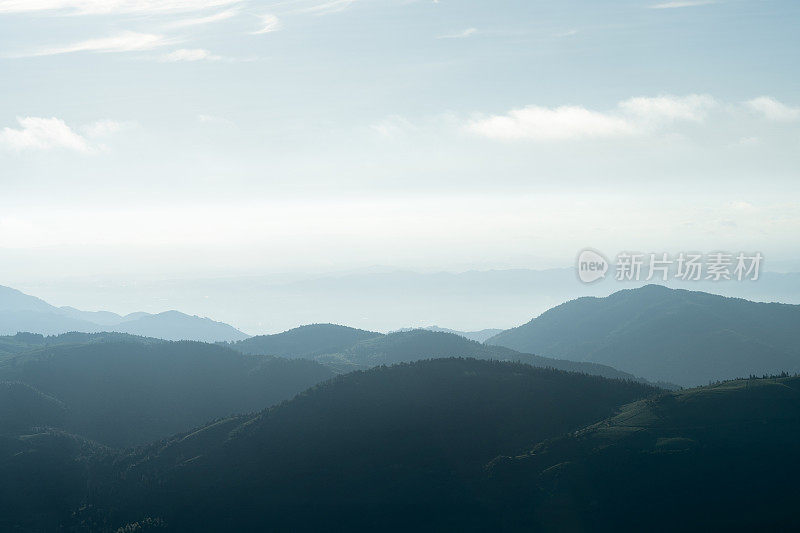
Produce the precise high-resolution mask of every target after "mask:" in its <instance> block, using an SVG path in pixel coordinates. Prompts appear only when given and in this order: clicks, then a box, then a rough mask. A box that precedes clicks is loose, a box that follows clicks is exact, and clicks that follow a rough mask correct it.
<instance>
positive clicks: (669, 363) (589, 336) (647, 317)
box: [486, 285, 800, 386]
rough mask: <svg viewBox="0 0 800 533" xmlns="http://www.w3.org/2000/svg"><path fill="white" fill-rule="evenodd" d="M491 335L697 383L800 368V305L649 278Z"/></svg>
mask: <svg viewBox="0 0 800 533" xmlns="http://www.w3.org/2000/svg"><path fill="white" fill-rule="evenodd" d="M486 342H487V344H494V345H499V346H505V347H507V348H511V349H514V350H518V351H522V352H532V353H537V354H542V355H547V356H550V357H558V358H563V359H571V360H576V361H590V362H595V363H601V364H605V365H610V366H613V367H614V368H617V369H619V370H622V371H624V372H630V373H632V374H635V375H637V376H641V377H643V378H646V379H649V380H653V381H659V380H660V381H668V382H672V383H677V384H679V385H683V386H693V385H701V384H707V383H709V382H710V381H717V380H721V379H733V378H740V377H747V376H750V375H763V374H777V373H780V372H784V371H787V372H795V371H797V370H800V305H786V304H767V303H756V302H749V301H747V300H740V299H736V298H725V297H722V296H716V295H713V294H707V293H704V292H692V291H685V290H674V289H668V288H666V287H662V286H659V285H648V286H645V287H642V288H639V289H631V290H624V291H619V292H616V293H614V294H612V295H611V296H608V297H606V298H579V299H577V300H573V301H570V302H567V303H565V304H562V305H559V306H558V307H554V308H553V309H551V310H549V311H547V312H545V313H543V314H542V315H541V316H539V317H538V318H535V319H534V320H532V321H530V322H528V323H527V324H525V325H523V326H519V327H517V328H514V329H510V330H507V331H504V332H503V333H500V334H499V335H496V336H494V337H492V338H491V339H489V340H488V341H486Z"/></svg>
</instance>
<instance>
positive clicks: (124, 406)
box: [0, 334, 333, 447]
mask: <svg viewBox="0 0 800 533" xmlns="http://www.w3.org/2000/svg"><path fill="white" fill-rule="evenodd" d="M71 336H73V337H74V336H82V334H72V335H71ZM68 337H69V336H68ZM332 375H333V373H332V372H331V371H330V370H328V369H327V368H325V367H324V366H322V365H320V364H318V363H315V362H313V361H306V360H298V361H291V360H288V359H282V358H274V357H258V356H245V355H242V354H239V353H237V352H234V351H233V350H230V349H228V348H224V347H222V346H217V345H212V344H203V343H196V342H159V341H155V342H153V341H152V340H150V339H142V342H139V341H136V342H132V341H113V340H110V341H108V342H104V341H98V342H93V343H89V344H52V345H46V346H43V347H41V348H38V349H35V350H33V351H29V352H25V353H22V354H20V355H16V356H13V357H10V358H7V359H5V360H4V361H2V362H0V381H4V380H5V381H19V382H23V383H25V384H27V385H29V386H31V387H34V388H35V389H37V390H38V391H40V392H41V393H43V394H45V395H47V396H50V397H53V398H55V399H57V400H58V401H60V402H62V403H63V405H64V406H65V408H66V414H65V416H64V421H63V424H62V425H60V426H59V427H61V428H62V429H64V430H66V431H68V432H70V433H76V434H79V435H83V436H85V437H88V438H90V439H93V440H96V441H98V442H100V443H103V444H107V445H109V446H115V447H126V446H133V445H139V444H144V443H147V442H150V441H152V440H156V439H160V438H163V437H166V436H168V435H170V434H173V433H177V432H180V431H185V430H187V429H189V428H191V427H194V426H197V425H200V424H203V423H205V422H206V421H208V420H211V419H214V418H218V417H221V416H227V415H230V414H232V413H242V412H252V411H257V410H260V409H263V408H264V407H267V406H269V405H272V404H274V403H277V402H280V401H282V400H286V399H289V398H291V397H292V396H294V395H295V394H297V393H298V392H300V391H302V390H305V389H306V388H308V387H310V386H312V385H314V384H316V383H319V382H320V381H323V380H325V379H328V378H330V377H331V376H332ZM27 401H28V400H26V402H27ZM26 404H27V403H21V404H20V405H19V407H21V406H22V405H26ZM17 408H18V406H16V405H14V406H12V409H15V410H16V409H17Z"/></svg>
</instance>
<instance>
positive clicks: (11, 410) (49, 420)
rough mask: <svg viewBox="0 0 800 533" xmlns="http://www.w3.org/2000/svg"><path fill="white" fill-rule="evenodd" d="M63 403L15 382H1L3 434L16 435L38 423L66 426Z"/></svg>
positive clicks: (0, 422) (0, 420) (0, 421)
mask: <svg viewBox="0 0 800 533" xmlns="http://www.w3.org/2000/svg"><path fill="white" fill-rule="evenodd" d="M66 415H67V408H66V406H65V405H64V403H63V402H60V401H59V400H57V399H55V398H53V397H52V396H48V395H46V394H44V393H42V392H41V391H39V390H36V389H34V388H33V387H31V386H30V385H27V384H25V383H20V382H15V381H0V435H13V434H17V433H19V432H24V431H28V430H30V429H31V428H33V427H37V426H63V424H64V420H65V418H66Z"/></svg>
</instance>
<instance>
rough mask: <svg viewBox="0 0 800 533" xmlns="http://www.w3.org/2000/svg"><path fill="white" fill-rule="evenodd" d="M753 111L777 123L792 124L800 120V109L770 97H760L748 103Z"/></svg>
mask: <svg viewBox="0 0 800 533" xmlns="http://www.w3.org/2000/svg"><path fill="white" fill-rule="evenodd" d="M746 105H747V107H749V108H750V109H751V110H753V111H755V112H757V113H760V114H762V115H764V117H765V118H767V119H769V120H774V121H776V122H791V121H793V120H798V119H800V107H790V106H788V105H786V104H783V103H781V102H779V101H777V100H775V99H774V98H771V97H769V96H759V97H758V98H753V99H752V100H750V101H748V102H746Z"/></svg>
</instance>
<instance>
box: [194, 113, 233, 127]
mask: <svg viewBox="0 0 800 533" xmlns="http://www.w3.org/2000/svg"><path fill="white" fill-rule="evenodd" d="M197 122H200V123H201V124H217V125H226V126H231V125H233V122H232V121H230V120H228V119H227V118H224V117H217V116H214V115H203V114H200V115H197Z"/></svg>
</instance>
